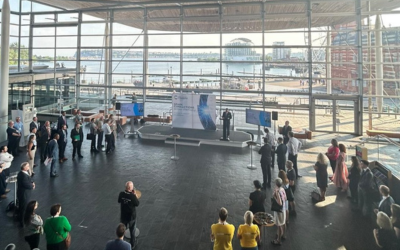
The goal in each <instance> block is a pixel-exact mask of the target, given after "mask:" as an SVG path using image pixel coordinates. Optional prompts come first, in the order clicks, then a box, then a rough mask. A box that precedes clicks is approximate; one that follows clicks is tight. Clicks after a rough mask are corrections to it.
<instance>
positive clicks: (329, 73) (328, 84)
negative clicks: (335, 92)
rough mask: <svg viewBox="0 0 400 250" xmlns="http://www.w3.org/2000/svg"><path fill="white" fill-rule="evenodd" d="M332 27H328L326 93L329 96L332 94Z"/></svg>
mask: <svg viewBox="0 0 400 250" xmlns="http://www.w3.org/2000/svg"><path fill="white" fill-rule="evenodd" d="M331 35H332V34H331V31H330V26H328V31H327V32H326V46H327V47H326V53H325V54H326V93H327V94H328V95H330V94H332V64H331V62H332V57H331V47H330V46H331V45H332V37H331Z"/></svg>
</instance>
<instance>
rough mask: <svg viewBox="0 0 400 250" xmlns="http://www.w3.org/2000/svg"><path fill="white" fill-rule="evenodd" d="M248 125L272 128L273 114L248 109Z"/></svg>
mask: <svg viewBox="0 0 400 250" xmlns="http://www.w3.org/2000/svg"><path fill="white" fill-rule="evenodd" d="M246 123H250V124H254V125H260V126H264V127H271V112H266V111H265V112H264V111H261V110H257V109H246Z"/></svg>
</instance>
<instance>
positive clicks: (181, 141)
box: [165, 138, 200, 147]
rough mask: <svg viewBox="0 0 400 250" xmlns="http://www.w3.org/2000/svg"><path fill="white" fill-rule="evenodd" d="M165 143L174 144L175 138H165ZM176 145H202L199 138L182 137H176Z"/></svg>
mask: <svg viewBox="0 0 400 250" xmlns="http://www.w3.org/2000/svg"><path fill="white" fill-rule="evenodd" d="M165 143H167V144H174V139H173V138H167V139H165ZM176 145H185V146H195V147H199V146H200V141H199V140H191V139H182V138H178V139H176Z"/></svg>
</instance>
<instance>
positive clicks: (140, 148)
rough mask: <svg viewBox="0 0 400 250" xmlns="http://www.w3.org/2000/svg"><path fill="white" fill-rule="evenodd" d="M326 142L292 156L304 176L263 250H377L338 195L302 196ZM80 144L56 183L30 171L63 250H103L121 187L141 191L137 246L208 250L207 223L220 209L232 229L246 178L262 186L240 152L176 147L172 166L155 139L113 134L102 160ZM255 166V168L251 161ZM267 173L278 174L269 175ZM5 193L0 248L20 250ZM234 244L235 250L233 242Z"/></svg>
mask: <svg viewBox="0 0 400 250" xmlns="http://www.w3.org/2000/svg"><path fill="white" fill-rule="evenodd" d="M85 129H86V130H87V128H85ZM331 138H332V136H330V135H327V136H319V137H316V140H313V141H311V142H308V143H307V145H306V146H305V147H304V152H303V151H302V152H301V154H303V156H302V155H300V156H299V162H300V168H301V174H302V175H303V176H304V177H303V178H302V179H300V180H299V181H298V183H297V187H298V189H297V191H296V193H295V197H296V202H297V216H295V217H291V218H290V226H289V229H288V235H287V236H288V237H287V240H286V241H285V242H284V243H283V245H282V246H281V247H274V246H272V245H271V244H266V247H267V248H268V249H274V248H277V249H282V250H283V249H299V250H303V249H304V250H306V249H317V250H325V249H326V250H328V249H329V250H331V249H349V250H368V249H378V248H377V247H376V246H375V242H374V239H373V236H372V230H373V228H374V223H373V222H372V221H371V220H369V219H365V218H362V217H361V216H360V215H358V214H354V213H353V212H351V209H350V202H349V200H348V199H346V195H345V194H340V192H337V190H336V188H335V187H334V186H332V185H330V186H329V188H328V193H327V195H328V198H327V200H326V201H325V203H322V204H319V205H318V206H316V205H314V204H313V203H312V202H311V199H310V195H309V194H310V192H311V191H312V190H313V189H314V188H315V187H316V184H315V177H314V175H315V173H314V171H313V169H312V167H311V163H312V162H314V159H315V158H316V153H317V152H318V150H315V149H314V147H316V146H321V145H323V146H324V147H326V146H327V145H328V144H329V141H330V139H331ZM317 140H318V143H315V141H317ZM89 147H90V144H89V142H88V141H85V142H84V145H83V155H84V158H83V159H75V160H72V158H71V150H72V147H71V144H70V143H69V144H68V148H67V151H66V152H67V153H66V155H67V157H68V158H69V160H68V161H67V162H65V163H63V164H62V165H61V166H60V167H59V168H58V172H59V174H60V177H58V178H55V179H50V177H49V168H48V167H45V166H44V165H39V166H38V167H37V168H35V172H36V176H35V182H36V189H35V190H34V191H33V193H32V199H36V200H38V201H39V208H38V210H37V213H38V214H39V215H41V216H42V217H43V218H46V217H48V216H49V208H50V206H51V205H52V204H54V203H61V204H62V207H63V211H62V213H63V214H64V215H65V216H67V218H68V219H69V221H70V223H71V225H72V233H71V235H72V247H71V249H72V250H91V249H104V246H105V243H106V242H107V241H108V240H109V239H113V238H114V231H115V227H116V225H117V224H118V222H119V204H118V203H117V197H118V194H119V192H120V191H123V190H124V184H125V182H126V181H128V180H132V181H133V182H134V184H135V187H136V188H137V189H139V190H141V191H142V194H143V195H142V198H141V199H140V206H139V207H138V209H137V214H138V223H137V226H138V228H139V229H140V232H141V233H140V236H139V245H138V247H137V248H136V249H138V250H152V249H165V250H174V249H178V250H197V249H199V250H200V249H212V243H211V242H210V238H209V233H210V226H211V224H212V223H215V222H216V221H217V219H218V210H219V208H220V207H222V206H224V207H226V208H227V209H228V211H229V217H228V222H229V223H232V224H234V225H235V227H236V229H237V228H238V225H239V224H241V223H243V215H244V213H245V211H246V210H247V209H248V205H247V203H248V196H249V193H250V192H252V191H253V186H252V181H253V180H254V179H261V169H260V168H258V169H257V170H254V171H251V170H249V169H247V168H246V166H247V164H248V163H249V160H250V155H249V153H250V151H249V148H244V149H232V148H223V147H212V146H201V147H200V148H199V147H189V146H178V147H177V150H178V153H177V155H178V156H179V157H180V160H179V161H172V160H170V157H171V155H172V154H173V146H172V145H167V144H164V143H161V142H147V141H142V140H140V139H133V138H126V139H124V138H123V137H120V138H119V139H118V140H117V151H115V152H114V153H112V154H109V155H106V154H105V153H99V154H92V155H91V154H90V153H89ZM306 152H308V153H306ZM307 154H309V155H312V158H311V157H308V156H306V155H307ZM36 159H37V160H38V158H36ZM255 159H256V160H255V163H256V164H257V166H258V165H259V163H258V161H259V156H256V157H255ZM24 160H25V154H24V153H21V156H20V157H19V158H17V159H16V160H15V161H14V163H13V166H12V171H17V170H18V169H19V165H20V163H21V162H23V161H24ZM273 175H274V176H276V175H277V171H276V170H274V171H273ZM9 187H10V188H11V189H12V192H11V193H10V194H9V195H8V198H7V199H5V200H2V201H1V203H0V211H1V212H0V249H3V248H4V247H5V245H7V244H8V243H11V242H13V243H15V244H17V246H18V248H17V249H18V250H20V249H29V248H28V245H27V244H26V243H25V242H24V239H23V230H22V229H21V228H19V227H17V224H16V223H15V222H14V221H13V220H12V219H11V218H9V217H7V216H6V214H5V212H4V211H5V208H6V206H7V204H8V203H9V202H10V201H11V200H12V199H13V185H9ZM337 194H338V195H337ZM270 197H271V190H267V204H266V207H267V209H268V210H269V207H270V202H269V200H270ZM79 225H81V226H85V227H87V228H84V227H79ZM275 232H276V230H275V228H268V229H267V233H268V236H267V237H268V239H269V240H271V239H272V238H273V236H274V235H275ZM269 240H268V241H267V242H269ZM45 245H46V242H45V237H44V236H42V238H41V243H40V249H45ZM233 246H234V249H240V244H239V240H238V239H237V238H236V237H235V238H234V239H233ZM263 249H264V248H263Z"/></svg>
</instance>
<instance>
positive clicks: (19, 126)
mask: <svg viewBox="0 0 400 250" xmlns="http://www.w3.org/2000/svg"><path fill="white" fill-rule="evenodd" d="M14 128H15V129H16V130H18V132H19V134H20V135H21V136H20V137H19V138H18V140H17V148H18V149H19V141H20V140H21V137H23V136H24V132H23V131H24V124H23V123H22V122H21V117H19V116H17V117H16V118H15V123H14ZM18 152H22V151H21V150H18Z"/></svg>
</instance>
